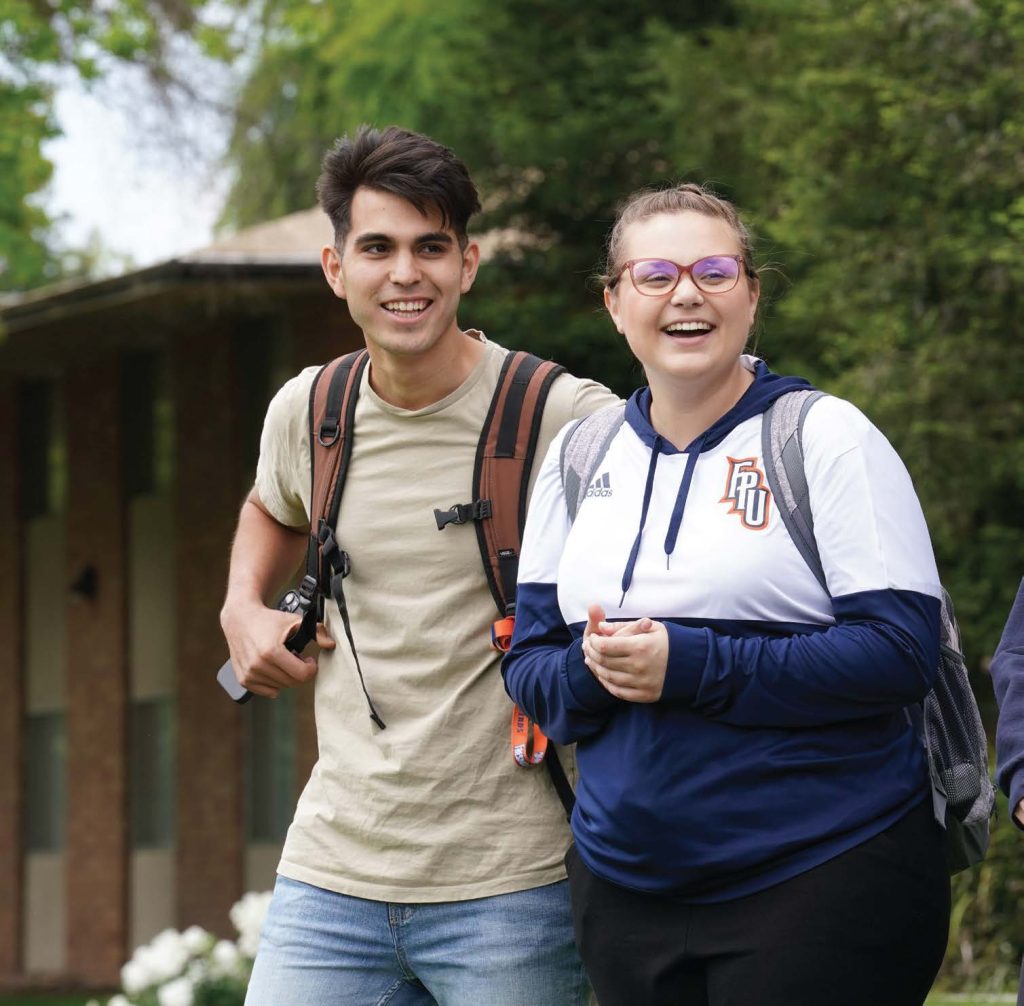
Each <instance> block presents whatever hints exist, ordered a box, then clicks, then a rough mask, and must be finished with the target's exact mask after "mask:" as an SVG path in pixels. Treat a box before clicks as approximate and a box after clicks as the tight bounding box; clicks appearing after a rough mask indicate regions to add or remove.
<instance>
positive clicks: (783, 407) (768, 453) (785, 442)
mask: <svg viewBox="0 0 1024 1006" xmlns="http://www.w3.org/2000/svg"><path fill="white" fill-rule="evenodd" d="M824 395H825V392H824V391H815V390H809V391H790V392H789V393H788V394H785V395H781V396H780V397H778V398H776V399H775V401H774V402H772V404H771V405H770V406H768V409H767V410H766V411H765V414H764V420H763V423H762V426H761V456H762V458H763V460H764V474H765V478H766V479H767V480H768V487H769V488H770V489H771V492H772V498H773V499H774V500H775V505H776V506H777V507H778V508H779V515H780V516H781V517H782V523H783V524H785V525H786V530H787V531H789V536H790V537H791V538H792V539H793V544H794V545H796V547H797V550H798V551H799V553H800V555H801V556H803V559H804V562H806V563H807V565H808V567H809V568H810V570H811V572H812V573H813V574H814V575H815V577H816V578H817V581H818V583H820V584H821V586H822V589H823V590H824V591H825V593H826V594H827V593H828V584H827V583H826V582H825V571H824V569H822V566H821V557H820V556H819V555H818V544H817V542H816V541H815V540H814V516H813V514H812V513H811V497H810V492H809V491H808V488H807V475H806V473H805V472H804V448H803V430H804V421H805V420H806V418H807V413H808V411H809V410H810V408H811V406H812V405H813V404H814V403H815V402H816V401H817V400H818V399H819V398H823V397H824Z"/></svg>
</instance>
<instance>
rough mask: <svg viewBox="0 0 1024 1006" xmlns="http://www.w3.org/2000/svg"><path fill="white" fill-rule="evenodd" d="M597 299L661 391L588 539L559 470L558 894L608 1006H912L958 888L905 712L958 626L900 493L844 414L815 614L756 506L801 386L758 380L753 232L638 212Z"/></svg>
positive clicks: (639, 419)
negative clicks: (771, 424) (770, 436)
mask: <svg viewBox="0 0 1024 1006" xmlns="http://www.w3.org/2000/svg"><path fill="white" fill-rule="evenodd" d="M604 283H605V291H604V298H605V304H606V306H607V308H608V313H609V315H610V316H611V319H612V321H613V322H614V324H615V327H616V328H617V329H618V331H619V332H620V333H621V334H622V335H623V336H625V338H626V340H627V342H628V343H629V346H630V348H631V349H632V351H633V353H634V354H635V355H636V357H637V359H638V360H639V361H640V362H641V364H642V365H643V368H644V371H645V373H646V376H647V381H648V385H647V387H644V388H641V389H640V390H638V391H637V392H636V393H635V394H634V395H633V396H632V398H631V399H630V400H629V402H628V403H627V405H626V409H625V421H624V422H623V424H622V426H621V427H620V428H619V430H618V432H617V433H616V435H615V436H614V439H613V440H612V441H611V442H610V444H609V446H608V448H607V452H606V453H605V455H604V458H603V460H602V461H601V463H600V465H599V467H598V474H597V476H596V478H595V480H594V483H593V484H594V485H595V486H597V485H599V489H595V490H594V491H592V492H588V494H587V496H586V498H585V499H584V500H583V503H582V505H581V507H580V509H579V513H578V515H577V517H576V519H575V521H574V522H570V519H569V516H568V513H567V509H566V499H565V492H564V489H563V485H562V475H561V467H560V457H559V456H560V446H561V438H559V439H556V441H555V442H554V444H553V445H552V447H551V450H550V451H549V453H548V456H547V459H546V461H545V463H544V466H543V469H542V471H541V472H540V474H539V477H538V481H537V486H536V488H535V491H534V495H533V498H532V501H531V507H530V516H529V520H528V523H527V528H526V534H525V540H524V542H523V554H522V559H521V562H520V584H519V593H518V605H517V615H516V631H515V635H514V638H513V643H512V649H511V651H510V652H509V654H508V656H507V657H506V661H505V665H504V674H505V681H506V687H507V689H508V691H509V694H510V695H511V696H512V698H513V699H514V700H515V701H516V702H517V703H518V704H519V706H520V707H521V708H523V709H524V710H525V711H526V712H527V714H528V715H530V716H531V717H532V718H533V719H535V720H536V721H537V722H538V724H539V725H540V726H541V727H542V728H543V729H544V730H545V731H546V732H547V733H548V734H549V735H550V736H551V737H553V738H554V739H555V740H556V741H559V742H561V743H571V742H576V743H577V745H578V747H577V755H578V761H579V769H580V780H579V785H578V788H577V801H578V802H577V805H576V810H575V812H574V814H573V819H572V826H573V833H574V837H575V845H574V847H573V848H572V849H571V850H570V852H569V856H568V857H567V865H568V868H569V875H570V887H571V891H572V897H573V911H574V921H575V926H576V935H577V940H578V942H579V945H580V948H581V950H582V954H583V958H584V963H585V964H586V966H587V968H588V970H589V972H590V976H591V979H592V980H593V983H594V987H595V990H596V992H597V995H598V998H599V1000H600V1002H601V1006H619V1004H624V1006H642V1004H651V1006H655V1004H657V1006H662V1004H664V1006H670V1004H671V1006H679V1004H682V1006H698V1004H707V1006H825V1004H828V1006H911V1004H919V1003H921V1002H923V1001H924V998H925V995H926V994H927V991H928V989H929V987H930V985H931V983H932V980H933V978H934V976H935V973H936V971H937V970H938V967H939V964H940V963H941V960H942V954H943V950H944V948H945V943H946V935H947V928H948V922H949V882H948V877H947V873H946V868H945V864H944V859H943V853H942V847H941V833H940V830H939V827H938V825H937V824H936V823H935V820H934V818H933V813H932V808H931V801H930V799H929V789H928V782H927V768H926V761H925V754H924V751H923V749H922V746H921V743H920V741H919V739H918V737H917V734H916V732H915V730H914V728H913V727H912V726H911V724H910V721H909V717H908V716H907V713H906V712H905V707H907V706H909V705H911V704H913V703H916V702H918V701H919V700H920V699H921V698H922V697H923V696H924V695H925V694H926V693H927V691H928V689H929V688H930V685H931V682H932V679H933V676H934V673H935V668H936V665H937V653H938V620H939V596H940V588H939V582H938V576H937V573H936V569H935V562H934V558H933V556H932V550H931V545H930V542H929V538H928V532H927V528H926V527H925V522H924V518H923V516H922V513H921V508H920V505H919V504H918V501H917V498H916V496H915V494H914V489H913V486H912V485H911V481H910V478H909V476H908V474H907V472H906V469H905V468H904V466H903V464H902V463H901V461H900V459H899V457H898V456H897V455H896V453H895V452H894V451H893V449H892V447H891V446H890V445H889V443H888V442H887V441H886V439H885V438H884V437H883V436H882V434H881V433H880V432H879V431H878V430H877V429H876V428H875V427H874V426H872V425H871V423H870V422H868V420H867V419H866V418H865V417H864V416H863V415H862V414H861V413H860V412H859V411H858V410H857V409H856V408H855V407H854V406H852V405H851V404H849V403H848V402H845V401H842V400H840V399H837V398H831V397H825V398H822V399H820V400H818V401H817V402H815V403H814V405H813V406H812V407H811V408H810V409H809V411H808V413H807V417H806V423H805V426H804V429H803V447H804V454H805V468H806V474H807V481H808V485H809V490H810V500H811V508H812V510H813V514H814V522H815V523H814V533H815V537H816V540H817V544H818V549H819V551H820V555H821V560H822V564H823V567H824V572H825V576H826V580H827V585H828V590H827V592H826V590H825V589H823V587H822V586H821V585H820V584H819V582H818V580H817V579H816V578H815V576H814V574H813V573H812V572H811V570H810V569H809V567H808V566H807V564H806V562H805V561H804V559H803V558H801V555H800V553H799V552H798V551H797V548H796V546H795V545H794V544H793V541H792V540H791V538H790V537H789V534H788V532H787V531H786V528H785V526H784V524H783V523H782V521H781V519H780V517H779V514H778V510H777V505H776V503H775V501H774V500H772V498H771V491H770V489H769V488H768V486H767V484H766V482H765V477H764V464H763V460H762V457H761V426H762V416H763V413H764V411H765V409H766V408H767V407H768V406H769V405H770V404H771V402H773V401H774V400H775V399H776V398H777V397H778V396H780V395H782V394H784V393H786V392H788V391H792V390H794V389H799V388H808V387H809V385H808V384H807V382H806V381H802V380H800V379H796V378H784V377H779V376H777V375H775V374H773V373H771V372H770V371H769V370H768V368H767V367H766V366H765V364H764V363H763V362H761V361H759V360H757V359H755V358H754V357H751V356H746V355H744V352H743V351H744V347H745V345H746V343H747V339H748V336H749V334H750V329H751V326H752V324H753V322H754V318H755V314H756V310H757V301H758V294H759V284H758V278H757V272H756V270H755V269H754V266H753V261H752V255H751V247H750V239H749V235H748V232H747V230H746V228H745V227H744V226H743V224H742V222H741V221H740V220H739V218H738V216H737V214H736V211H735V209H734V208H733V207H732V206H731V204H729V203H727V202H725V201H724V200H721V199H719V198H717V197H715V196H714V195H712V194H711V193H710V192H708V191H706V190H705V189H703V188H701V187H699V186H695V185H682V186H679V187H677V188H674V189H669V190H665V191H660V192H642V193H639V194H637V195H635V196H634V197H632V198H631V199H630V200H629V201H627V203H626V204H625V206H624V208H623V209H622V211H621V213H620V215H619V218H618V220H617V222H616V224H615V226H614V229H613V230H612V233H611V237H610V239H609V248H608V268H607V275H606V276H605V277H604ZM562 437H564V431H563V434H562Z"/></svg>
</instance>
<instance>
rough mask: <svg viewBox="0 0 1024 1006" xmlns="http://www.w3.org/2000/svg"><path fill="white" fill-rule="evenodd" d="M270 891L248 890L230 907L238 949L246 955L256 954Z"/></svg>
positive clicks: (268, 903)
mask: <svg viewBox="0 0 1024 1006" xmlns="http://www.w3.org/2000/svg"><path fill="white" fill-rule="evenodd" d="M270 898H271V892H270V891H264V892H263V893H262V894H257V893H255V892H254V891H250V892H249V893H248V894H246V895H245V896H244V897H243V898H242V900H241V901H237V902H235V904H234V905H233V906H232V908H231V922H232V923H233V924H234V927H235V929H237V930H238V949H239V950H240V951H241V952H242V953H243V954H245V955H246V956H247V957H255V956H256V948H257V947H258V946H259V942H260V929H261V928H262V927H263V920H264V919H265V918H266V916H267V909H268V908H269V907H270Z"/></svg>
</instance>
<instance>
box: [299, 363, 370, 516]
mask: <svg viewBox="0 0 1024 1006" xmlns="http://www.w3.org/2000/svg"><path fill="white" fill-rule="evenodd" d="M369 359H370V357H369V354H368V353H367V352H366V350H365V349H359V350H356V351H355V352H354V353H348V354H346V355H345V356H339V357H338V358H337V359H335V360H332V361H331V362H330V363H328V364H326V365H325V366H324V367H322V368H321V369H320V372H319V373H318V374H317V375H316V378H315V379H314V381H313V387H312V388H311V389H310V392H309V459H310V469H311V470H310V478H311V481H312V488H311V492H310V497H309V522H310V527H311V528H312V530H313V532H314V533H315V532H316V530H317V528H318V525H319V522H320V521H321V520H327V521H328V523H329V524H330V525H331V526H332V527H333V526H334V524H335V523H336V522H337V519H338V509H339V507H340V505H341V490H342V488H343V487H344V484H345V476H346V474H347V472H348V462H349V459H350V458H351V456H352V426H353V420H354V417H355V411H356V401H357V399H358V397H359V383H360V381H361V380H362V376H363V371H364V370H365V368H366V364H367V363H368V362H369Z"/></svg>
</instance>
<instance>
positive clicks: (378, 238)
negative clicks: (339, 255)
mask: <svg viewBox="0 0 1024 1006" xmlns="http://www.w3.org/2000/svg"><path fill="white" fill-rule="evenodd" d="M354 242H355V244H357V245H376V244H385V245H389V244H391V238H389V237H388V236H387V234H359V235H358V236H357V237H355V238H354Z"/></svg>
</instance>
